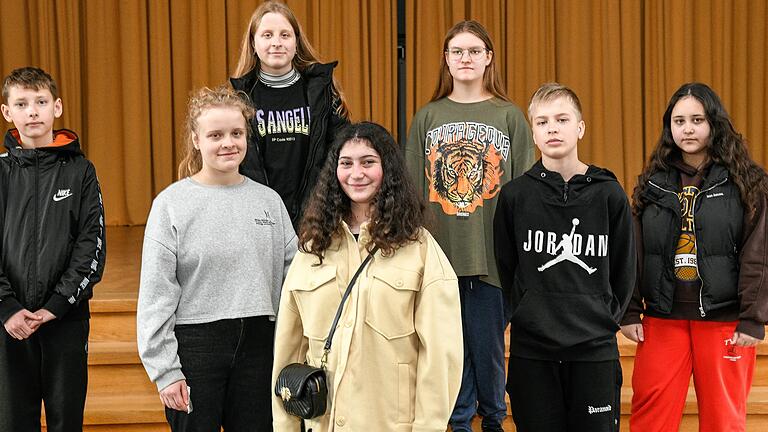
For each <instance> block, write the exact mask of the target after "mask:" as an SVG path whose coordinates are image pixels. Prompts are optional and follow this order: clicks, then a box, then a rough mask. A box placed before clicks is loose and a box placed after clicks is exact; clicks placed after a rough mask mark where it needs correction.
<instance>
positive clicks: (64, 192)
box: [53, 189, 72, 201]
mask: <svg viewBox="0 0 768 432" xmlns="http://www.w3.org/2000/svg"><path fill="white" fill-rule="evenodd" d="M71 196H72V192H70V190H69V189H59V191H58V192H56V193H55V194H54V195H53V200H54V201H61V200H63V199H66V198H69V197H71Z"/></svg>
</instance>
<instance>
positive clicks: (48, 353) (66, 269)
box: [0, 67, 105, 432]
mask: <svg viewBox="0 0 768 432" xmlns="http://www.w3.org/2000/svg"><path fill="white" fill-rule="evenodd" d="M0 109H2V113H3V117H4V118H5V119H6V120H7V121H9V122H13V124H14V126H15V127H16V128H15V129H11V130H9V131H8V133H7V134H6V136H5V147H6V150H7V153H4V154H2V155H0V235H2V237H1V238H0V321H2V323H3V328H4V329H3V330H0V333H1V334H0V431H25V432H26V431H39V430H40V401H41V399H42V400H43V402H44V403H45V414H46V424H47V430H48V431H49V432H53V431H60V432H63V431H79V430H82V424H83V408H84V405H85V393H86V387H87V381H88V379H87V357H88V333H89V329H90V327H89V318H90V313H89V308H88V299H90V298H91V296H92V294H93V285H94V284H96V283H97V282H98V281H99V280H100V279H101V274H102V271H103V269H104V257H105V243H104V211H103V208H102V202H101V192H100V190H99V183H98V180H97V179H96V171H95V170H94V167H93V164H91V162H90V161H88V160H87V159H86V158H85V156H84V155H83V153H82V152H81V151H80V145H79V143H78V138H77V135H75V133H74V132H71V131H69V130H58V131H54V130H53V122H54V119H55V118H58V117H59V116H61V113H62V103H61V99H59V98H58V95H57V90H56V83H55V82H54V81H53V79H52V78H51V77H50V75H48V74H47V73H45V72H44V71H42V70H40V69H37V68H32V67H26V68H20V69H16V70H14V71H13V72H11V74H10V75H8V76H7V77H6V78H5V79H4V81H3V104H2V106H0Z"/></svg>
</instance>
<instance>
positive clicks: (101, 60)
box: [0, 0, 768, 225]
mask: <svg viewBox="0 0 768 432" xmlns="http://www.w3.org/2000/svg"><path fill="white" fill-rule="evenodd" d="M259 3H260V0H145V1H137V0H124V1H118V0H0V11H1V13H0V72H2V74H3V75H5V74H7V73H8V72H9V71H10V70H11V69H13V68H15V67H19V66H23V65H37V66H40V67H43V68H45V69H47V70H48V71H50V72H51V73H52V74H53V76H54V78H56V79H57V81H58V82H59V85H60V87H61V94H62V97H63V100H64V116H63V118H62V119H61V120H60V121H58V122H57V123H56V125H57V127H68V128H71V129H74V130H76V131H77V132H79V133H80V135H81V137H82V138H83V141H84V144H85V145H84V147H85V150H86V151H87V154H88V156H89V158H91V160H93V161H94V163H95V164H96V167H97V170H98V174H99V177H100V179H101V183H102V189H103V191H104V202H105V206H106V212H107V222H108V223H109V224H112V225H114V224H143V223H144V221H145V219H146V215H147V212H148V210H149V207H150V205H151V201H152V198H153V197H154V196H155V195H156V194H157V193H158V192H159V191H160V190H162V189H163V188H164V187H165V186H167V185H168V184H169V183H170V182H172V181H173V180H175V172H176V164H177V161H178V159H179V154H178V152H179V149H180V148H181V144H182V141H181V139H182V137H181V128H182V124H183V120H184V113H185V103H186V98H187V96H188V94H189V92H190V90H192V89H193V88H196V87H199V86H203V85H208V86H212V85H217V84H220V83H223V82H225V80H226V79H227V77H228V76H229V74H231V73H232V72H233V71H234V68H235V63H236V59H237V56H238V54H239V49H240V43H241V37H242V34H243V32H244V31H245V27H246V25H247V22H248V18H249V17H250V15H251V13H252V12H253V10H254V8H255V7H256V6H257V5H258V4H259ZM287 3H288V4H289V6H291V7H292V8H293V9H294V10H295V12H296V14H297V16H298V18H299V20H300V21H301V22H302V24H303V26H304V28H305V31H306V32H307V34H308V35H309V38H310V40H311V41H312V43H313V44H314V45H315V47H316V48H317V49H318V51H319V52H320V53H321V55H322V57H323V60H339V61H340V62H341V63H340V65H339V67H338V68H337V69H336V71H337V77H338V79H339V80H340V82H341V84H342V86H343V90H344V92H345V94H346V96H347V99H348V101H349V104H350V108H351V111H352V117H353V119H355V120H363V119H372V120H374V121H378V122H380V123H383V124H384V125H385V126H386V127H388V128H390V130H393V131H395V130H396V127H397V124H396V121H397V120H396V113H397V107H396V94H397V79H396V63H397V61H396V58H395V53H396V39H397V34H396V18H397V16H396V12H397V11H396V3H397V2H396V0H289V1H288V2H287ZM405 4H406V5H405V18H406V48H407V49H406V64H407V79H406V90H407V97H406V103H405V109H406V117H407V119H408V121H409V122H410V118H411V116H412V115H413V113H414V112H415V110H416V109H418V108H419V107H420V106H422V105H423V104H425V103H426V102H427V101H428V100H429V97H430V96H431V94H432V92H433V90H434V87H435V82H436V79H437V74H438V66H439V61H440V56H442V38H443V36H444V34H445V31H446V30H447V29H448V28H449V27H450V26H451V25H453V24H454V23H455V22H456V21H459V20H462V19H467V18H472V19H477V20H479V21H480V22H481V23H483V24H484V25H485V26H486V27H487V28H488V29H489V30H490V32H491V34H492V37H493V39H494V41H495V43H496V53H495V55H496V56H497V60H498V61H499V65H500V67H501V71H502V73H503V78H504V81H505V82H506V84H507V88H508V91H509V94H510V97H511V98H512V99H513V100H514V101H515V102H516V103H517V104H518V105H519V106H520V107H521V108H522V109H523V111H525V110H526V104H527V101H528V98H529V97H530V94H531V93H532V92H533V91H534V90H535V89H536V87H537V86H538V85H539V84H540V83H542V82H546V81H554V80H557V81H560V82H562V83H564V84H567V85H569V86H571V87H573V88H574V89H575V90H576V92H577V93H578V94H579V96H580V97H581V100H582V103H583V105H584V116H585V120H586V122H587V133H586V136H585V140H584V141H583V142H582V144H581V146H580V150H581V151H580V155H581V157H582V158H583V159H585V160H587V161H589V162H593V163H595V164H598V165H603V166H607V167H608V168H610V169H611V170H613V171H614V172H615V173H616V174H617V176H618V177H619V179H620V180H621V181H622V184H623V185H624V186H625V188H631V187H632V186H633V185H634V182H635V178H636V176H637V174H638V173H639V171H640V170H641V168H642V166H643V162H644V160H645V159H646V158H647V155H648V153H649V151H650V149H651V148H652V147H653V146H654V145H655V141H656V140H657V139H658V136H659V133H660V130H661V114H662V113H663V111H664V109H665V107H666V103H667V100H668V98H669V96H670V95H671V93H672V92H673V91H674V90H675V89H676V88H677V87H679V85H680V84H682V83H684V82H687V81H691V80H698V81H703V82H706V83H708V84H710V85H711V86H712V87H713V88H714V89H715V90H716V91H717V92H718V93H719V94H720V96H721V97H722V98H723V101H724V103H725V104H726V107H727V108H728V110H729V112H730V114H731V116H732V117H733V119H734V123H735V125H736V128H737V129H738V130H739V131H741V132H742V133H743V134H744V135H745V136H746V137H747V139H748V140H749V145H750V149H751V152H752V155H753V157H755V159H756V160H757V161H758V162H760V163H761V164H762V165H763V166H766V164H767V163H768V144H766V139H768V130H766V103H768V88H766V69H767V68H768V58H767V57H766V48H767V47H768V43H767V42H768V34H766V22H768V7H766V2H764V1H763V0H733V1H726V0H698V1H693V0H676V1H664V0H621V1H619V0H508V1H503V0H472V1H469V0H461V1H458V0H457V1H450V0H430V1H427V0H406V2H405ZM7 127H8V126H7V125H6V124H3V126H2V127H0V132H2V133H4V132H5V130H6V129H7Z"/></svg>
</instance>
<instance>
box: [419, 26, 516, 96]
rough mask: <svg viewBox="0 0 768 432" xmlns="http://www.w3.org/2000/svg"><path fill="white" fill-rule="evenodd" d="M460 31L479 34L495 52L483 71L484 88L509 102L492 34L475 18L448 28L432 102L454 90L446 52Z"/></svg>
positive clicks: (488, 47)
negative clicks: (502, 81)
mask: <svg viewBox="0 0 768 432" xmlns="http://www.w3.org/2000/svg"><path fill="white" fill-rule="evenodd" d="M459 33H470V34H472V35H475V36H477V37H478V38H479V39H480V40H481V41H483V43H484V44H485V48H486V49H487V50H488V51H489V52H491V53H493V56H491V62H490V63H489V64H488V66H487V67H486V68H485V72H484V73H483V89H485V91H487V92H488V93H490V94H492V95H494V96H496V97H497V98H499V99H502V100H505V101H507V102H509V97H507V92H506V90H505V89H504V86H503V85H502V84H501V78H499V73H498V72H497V71H496V51H494V49H493V41H491V36H490V35H489V34H488V31H487V30H486V29H485V27H483V26H482V24H480V23H479V22H477V21H474V20H468V21H461V22H459V23H456V25H454V26H453V27H451V29H450V30H448V33H447V34H446V35H445V39H444V40H443V52H442V53H441V55H440V58H441V60H440V79H439V80H438V82H437V87H436V88H435V92H434V93H433V94H432V99H430V102H434V101H436V100H438V99H442V98H444V97H446V96H448V95H450V94H451V92H453V76H452V75H451V71H450V69H448V63H446V61H445V52H446V51H447V50H448V43H449V42H450V41H451V39H453V38H454V37H456V35H458V34H459Z"/></svg>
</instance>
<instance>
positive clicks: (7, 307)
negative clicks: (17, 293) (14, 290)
mask: <svg viewBox="0 0 768 432" xmlns="http://www.w3.org/2000/svg"><path fill="white" fill-rule="evenodd" d="M22 309H24V307H22V306H21V303H19V301H18V300H16V297H11V296H9V297H6V298H4V299H3V301H0V321H2V322H3V324H5V322H6V321H8V320H9V319H11V317H12V316H13V315H15V314H16V312H18V311H20V310H22Z"/></svg>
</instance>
